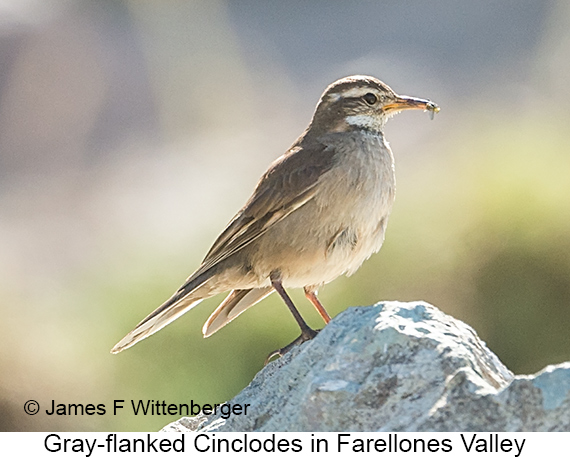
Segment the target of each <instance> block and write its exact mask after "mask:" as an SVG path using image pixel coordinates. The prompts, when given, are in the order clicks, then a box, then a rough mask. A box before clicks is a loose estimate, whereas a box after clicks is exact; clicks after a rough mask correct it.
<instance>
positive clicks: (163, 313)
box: [111, 76, 439, 355]
mask: <svg viewBox="0 0 570 457" xmlns="http://www.w3.org/2000/svg"><path fill="white" fill-rule="evenodd" d="M406 109H421V110H428V111H429V112H430V114H431V115H432V116H433V113H437V112H438V111H439V107H438V106H437V105H436V104H435V103H433V102H431V101H429V100H423V99H419V98H412V97H404V96H400V95H397V94H396V93H395V92H394V91H393V90H392V89H390V87H388V86H387V85H386V84H384V83H383V82H382V81H379V80H378V79H376V78H373V77H370V76H350V77H347V78H343V79H340V80H338V81H336V82H334V83H332V84H331V85H330V86H328V87H327V88H326V90H325V91H324V93H323V95H322V96H321V98H320V100H319V102H318V104H317V107H316V110H315V113H314V115H313V119H312V120H311V122H310V124H309V126H308V127H307V129H306V130H305V131H304V132H303V134H301V136H300V137H299V138H298V139H297V141H295V142H294V143H293V145H292V146H291V148H290V149H289V150H288V151H287V152H286V153H285V154H283V155H282V156H281V157H279V158H278V159H277V160H276V161H275V162H273V164H271V166H270V167H269V169H268V170H267V171H266V172H265V174H264V175H263V176H262V177H261V179H260V180H259V182H258V184H257V186H256V188H255V190H254V191H253V195H252V196H251V197H250V199H249V200H248V201H247V203H246V204H245V206H244V207H243V208H242V209H241V210H240V211H239V212H238V213H237V214H236V216H235V217H234V218H233V219H232V220H231V221H230V223H229V224H228V226H227V227H226V229H225V230H224V231H223V232H222V234H221V235H220V236H219V237H218V239H217V240H216V241H215V242H214V245H213V246H212V247H211V249H210V251H209V252H208V253H207V254H206V257H205V258H204V260H203V262H202V264H201V265H200V266H199V267H198V269H197V270H196V271H195V272H194V273H193V274H192V275H191V276H190V277H189V278H188V279H187V280H186V282H185V283H184V284H183V285H182V286H181V287H180V288H179V289H178V290H177V291H176V293H175V294H174V295H173V296H172V297H171V298H169V299H168V300H167V301H166V302H165V303H164V304H163V305H161V306H160V307H159V308H157V309H156V310H155V311H153V312H152V313H151V314H149V315H148V316H147V317H146V318H144V319H143V320H142V321H141V322H140V323H139V324H138V325H137V326H136V327H135V328H134V330H132V331H131V332H130V333H129V334H128V335H127V336H125V337H124V338H123V339H122V340H121V341H119V342H118V343H117V344H116V345H115V347H113V349H112V350H111V352H112V353H115V354H116V353H118V352H121V351H122V350H124V349H126V348H128V347H131V346H132V345H134V344H136V343H138V342H139V341H140V340H142V339H144V338H146V337H148V336H150V335H152V334H153V333H155V332H157V331H159V330H160V329H162V328H163V327H164V326H166V325H168V324H169V323H171V322H172V321H174V320H175V319H177V318H178V317H180V316H182V314H184V313H185V312H187V311H189V310H190V309H192V308H193V307H194V306H196V305H197V304H198V303H200V302H201V301H202V300H203V299H205V298H208V297H211V296H213V295H217V294H219V293H222V292H227V291H231V292H230V294H229V295H228V296H227V297H226V299H225V300H224V301H223V302H222V303H221V304H220V305H219V306H218V308H217V309H216V310H215V311H214V312H213V313H212V315H211V316H210V317H209V318H208V320H207V321H206V323H205V324H204V327H203V329H202V332H203V334H204V337H208V336H210V335H212V334H213V333H215V332H216V331H218V330H219V329H220V328H222V327H223V326H224V325H226V324H227V323H228V322H230V321H232V320H233V319H235V318H236V317H237V316H239V315H240V314H241V313H242V312H244V311H245V310H246V309H247V308H249V307H251V306H253V305H254V304H255V303H257V302H258V301H260V300H261V299H263V298H264V297H266V296H267V295H269V294H271V293H272V292H273V291H274V290H275V291H277V293H278V294H279V295H280V296H281V297H282V298H283V300H284V301H285V303H286V304H287V306H288V307H289V309H290V310H291V312H292V313H293V316H294V317H295V319H296V321H297V323H298V324H299V327H300V328H301V336H299V338H297V339H296V340H295V341H294V342H293V343H291V344H290V345H288V346H286V347H285V348H282V349H280V350H278V351H276V352H275V353H273V354H280V355H281V354H283V353H285V352H286V351H287V350H288V349H289V348H290V347H291V346H292V345H294V344H297V343H301V342H303V341H306V340H308V339H311V338H313V337H314V336H315V334H316V332H315V330H313V329H311V328H310V327H309V326H308V325H307V324H306V323H305V321H304V320H303V318H302V317H301V315H300V314H299V312H298V311H297V309H296V308H295V306H294V304H293V302H292V301H291V299H290V298H289V296H288V295H287V293H286V291H285V288H286V287H293V288H294V287H302V288H304V290H305V295H306V297H307V298H308V299H309V300H310V301H311V302H312V303H313V305H314V306H315V307H316V309H317V311H318V312H319V314H320V315H321V316H322V318H323V319H324V321H325V323H328V322H329V321H330V317H329V315H328V313H327V312H326V310H325V309H324V307H323V306H322V305H321V303H320V302H319V300H318V299H317V290H318V288H319V287H320V286H322V285H323V284H326V283H328V282H330V281H332V280H333V279H335V278H337V277H338V276H340V275H342V274H346V275H351V274H352V273H354V272H355V271H356V270H357V269H358V268H359V267H360V265H361V264H362V262H364V261H365V260H366V259H367V258H368V257H370V255H372V254H373V253H375V252H377V251H378V250H379V249H380V247H381V246H382V242H383V241H384V232H385V230H386V223H387V222H388V216H389V215H390V211H391V209H392V204H393V202H394V192H395V174H394V156H393V155H392V151H391V150H390V147H389V146H388V143H387V141H386V140H385V138H384V133H383V128H384V124H385V123H386V121H387V120H388V119H389V118H390V117H391V116H393V115H394V114H396V113H398V112H399V111H402V110H406Z"/></svg>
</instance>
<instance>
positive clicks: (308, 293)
mask: <svg viewBox="0 0 570 457" xmlns="http://www.w3.org/2000/svg"><path fill="white" fill-rule="evenodd" d="M305 297H307V299H308V300H309V301H310V302H311V303H312V304H313V306H314V307H315V308H316V310H317V311H318V313H319V314H320V315H321V317H322V318H323V320H324V321H325V324H328V323H329V322H330V321H331V317H330V316H329V313H327V310H326V309H325V307H324V306H323V305H322V303H321V302H320V301H319V299H318V298H317V291H316V290H313V289H312V288H310V287H305Z"/></svg>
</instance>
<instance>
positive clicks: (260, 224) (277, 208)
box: [193, 143, 334, 276]
mask: <svg viewBox="0 0 570 457" xmlns="http://www.w3.org/2000/svg"><path fill="white" fill-rule="evenodd" d="M333 164H334V154H333V153H332V151H331V150H330V149H329V148H328V147H327V146H325V145H323V144H320V143H316V144H314V145H312V146H310V147H303V148H294V149H292V150H290V151H289V152H288V153H287V154H285V155H283V156H281V157H280V158H279V159H277V160H276V161H275V162H274V163H273V164H272V165H271V167H270V168H269V170H268V171H267V172H266V173H265V174H264V175H263V176H262V178H261V180H260V181H259V183H258V184H257V187H256V188H255V191H254V193H253V195H252V197H251V198H250V199H249V201H248V202H247V203H246V205H245V206H244V207H243V208H242V210H241V211H240V212H239V213H238V214H237V215H236V216H235V217H234V218H233V219H232V221H231V222H230V224H229V225H228V226H227V227H226V229H225V230H224V231H223V232H222V234H221V235H220V236H219V237H218V238H217V239H216V241H215V242H214V244H213V246H212V248H211V249H210V251H209V252H208V254H207V255H206V257H205V259H204V261H203V262H202V265H200V268H199V269H198V270H197V271H196V272H195V273H194V275H193V276H195V275H199V274H202V273H203V272H205V271H207V270H208V269H210V268H211V267H212V266H214V265H216V264H218V263H219V262H221V261H223V260H224V259H226V258H228V257H229V256H231V255H232V254H234V253H236V252H237V251H239V250H240V249H243V248H244V247H245V246H247V245H248V244H250V243H251V242H252V241H254V240H255V239H257V238H258V237H259V236H261V235H262V234H263V233H265V232H266V231H267V230H268V229H269V228H270V227H271V226H272V225H274V224H276V223H277V222H279V221H280V220H282V219H283V218H285V217H287V216H288V215H289V214H291V213H292V212H293V211H295V210H297V209H298V208H300V207H301V206H303V205H304V204H305V203H307V202H308V201H309V200H311V199H312V198H313V197H314V195H315V193H316V192H317V189H316V184H317V182H318V180H319V178H320V177H321V176H322V175H323V174H325V173H326V172H327V171H329V170H330V169H331V168H332V166H333Z"/></svg>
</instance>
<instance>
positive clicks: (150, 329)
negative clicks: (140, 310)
mask: <svg viewBox="0 0 570 457" xmlns="http://www.w3.org/2000/svg"><path fill="white" fill-rule="evenodd" d="M211 277H212V276H211V275H210V274H207V273H206V274H203V275H200V276H198V277H196V278H193V277H192V276H191V277H190V278H188V280H187V281H186V283H185V284H184V285H183V286H182V287H180V289H178V291H177V292H176V293H175V294H174V295H173V296H172V297H170V298H169V299H168V300H167V301H166V302H164V303H163V304H162V305H161V306H159V307H158V308H157V309H155V310H154V311H153V312H152V313H150V314H149V315H148V316H147V317H145V318H144V319H143V320H142V321H141V322H139V324H138V325H137V326H136V327H135V328H134V329H133V330H132V331H131V332H129V333H128V334H127V335H126V336H125V337H124V338H123V339H122V340H121V341H119V342H118V343H117V344H115V346H114V347H113V349H111V353H112V354H118V353H119V352H121V351H123V350H125V349H127V348H130V347H131V346H133V345H135V344H137V343H138V342H139V341H141V340H143V339H145V338H147V337H149V336H150V335H152V334H153V333H156V332H158V331H159V330H160V329H162V328H163V327H165V326H167V325H168V324H170V323H171V322H172V321H174V320H176V319H178V318H179V317H180V316H182V315H183V314H184V313H186V312H188V311H190V310H191V309H192V308H194V306H196V305H197V304H198V303H200V302H201V301H202V300H203V299H204V298H208V297H209V296H210V295H211V294H210V293H208V292H207V291H202V286H204V285H205V284H206V283H207V282H208V280H209V279H210V278H211Z"/></svg>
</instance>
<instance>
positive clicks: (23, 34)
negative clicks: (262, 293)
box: [0, 0, 570, 431]
mask: <svg viewBox="0 0 570 457" xmlns="http://www.w3.org/2000/svg"><path fill="white" fill-rule="evenodd" d="M356 73H360V74H370V75H374V76H376V77H378V78H380V79H382V80H384V81H385V82H387V83H388V84H389V85H390V86H392V88H393V89H394V90H395V91H396V92H398V93H401V94H405V95H410V96H419V97H425V98H430V99H432V100H434V101H435V102H437V103H438V104H439V105H440V106H441V108H442V111H441V113H439V115H437V116H436V118H435V119H434V121H433V122H431V121H430V120H429V117H428V115H427V114H426V113H423V114H422V113H421V112H406V113H403V114H401V115H399V116H397V117H396V118H395V119H393V120H392V121H390V122H389V124H388V126H387V129H386V130H387V132H386V134H387V137H388V139H389V140H390V143H391V145H392V149H393V150H394V153H395V156H396V172H397V177H398V192H397V198H396V203H395V206H394V211H393V214H392V217H391V220H390V223H389V224H388V230H387V234H386V242H385V244H384V247H383V248H382V250H381V251H380V253H379V254H377V255H375V256H373V257H372V258H371V259H370V260H369V261H368V262H366V263H365V264H364V266H363V267H362V268H361V269H360V270H359V271H358V272H357V273H356V274H355V275H354V276H353V277H351V278H344V277H343V278H339V279H338V280H336V281H335V282H333V283H331V284H329V285H327V286H326V287H324V288H323V289H322V290H321V294H320V297H321V298H322V301H323V302H324V303H325V304H326V306H327V308H328V309H329V310H330V312H331V314H332V315H336V314H338V313H339V312H341V311H342V310H343V309H345V308H347V307H349V306H366V305H371V304H373V303H376V302H378V301H381V300H402V301H411V300H420V299H421V300H426V301H428V302H430V303H432V304H434V305H436V306H438V307H439V308H440V309H442V310H443V311H445V312H447V313H449V314H451V315H453V316H454V317H456V318H459V319H462V320H464V321H465V322H467V323H468V324H470V325H471V326H473V327H474V328H475V330H476V331H477V332H478V333H479V335H480V336H481V337H482V338H483V339H484V340H485V341H486V342H487V344H488V346H489V347H490V348H491V349H492V350H493V351H495V352H496V353H497V354H498V356H499V357H500V358H501V359H502V361H503V362H504V363H505V364H506V365H507V366H508V367H509V368H510V369H511V370H513V371H514V372H515V373H517V374H530V373H533V372H535V371H538V370H540V369H542V368H543V367H544V366H545V365H547V364H552V363H558V362H562V361H565V360H570V332H569V331H568V327H569V324H570V179H568V176H569V174H570V129H569V128H568V126H569V123H570V110H569V109H568V107H569V106H570V85H569V84H568V81H569V80H570V3H569V2H567V1H564V0H541V1H537V0H534V1H533V0H505V1H502V2H496V1H492V0H481V1H478V2H470V1H467V0H463V1H457V0H439V1H433V2H424V1H422V0H412V1H408V2H405V3H402V2H381V1H360V2H350V3H349V2H343V1H330V0H329V1H324V0H322V1H311V2H306V1H301V0H297V1H289V2H278V1H268V2H261V1H253V0H250V1H247V0H245V1H241V2H230V1H221V0H220V1H208V2H205V1H198V0H196V1H182V0H180V1H174V0H172V1H162V2H157V1H152V0H132V1H129V0H123V1H119V0H102V1H97V2H93V1H80V0H0V309H1V312H2V319H0V429H1V430H26V431H58V430H61V431H83V430H87V431H104V430H105V431H107V430H108V431H111V430H112V431H131V430H132V431H134V430H138V431H153V430H157V429H159V428H161V427H162V426H164V425H166V424H167V423H169V422H171V421H172V420H175V419H177V417H169V416H166V417H164V416H147V417H144V416H134V415H133V414H131V413H128V412H124V413H123V414H119V415H117V416H113V414H112V402H113V400H115V399H124V400H126V401H127V403H128V402H129V401H130V400H131V399H133V400H136V401H138V400H139V399H142V400H145V401H146V400H160V401H162V400H165V401H166V402H167V403H189V402H190V400H193V401H194V402H197V403H201V404H202V403H219V402H223V401H226V400H229V399H231V398H232V397H233V396H234V395H235V394H237V393H238V392H239V391H240V390H241V389H242V388H244V387H245V386H246V385H247V384H248V383H249V382H250V381H251V380H252V378H253V377H254V375H255V374H256V373H257V372H258V371H259V370H260V369H261V368H262V366H263V360H264V358H265V356H266V355H267V354H268V353H269V352H270V351H271V350H273V349H276V348H278V347H281V346H283V345H285V344H286V343H288V342H290V341H291V340H293V339H294V338H295V337H296V336H297V334H298V329H297V328H296V324H295V322H294V320H293V318H292V317H291V316H290V314H289V312H288V310H287V309H286V307H285V306H284V305H283V304H282V303H281V302H280V301H279V299H277V298H276V297H274V296H272V297H270V298H269V299H266V300H264V301H263V302H261V303H259V304H258V305H257V306H255V307H254V308H252V309H251V310H249V311H248V312H247V313H245V314H243V315H242V316H241V317H240V318H239V319H237V320H236V321H235V322H233V323H232V325H230V326H228V327H225V328H224V329H223V330H222V331H220V332H218V333H217V334H216V335H214V336H213V337H211V338H209V339H206V340H204V339H202V338H201V331H200V329H201V326H202V324H203V322H204V321H205V319H206V318H207V316H208V315H209V313H210V312H211V311H212V310H213V309H214V308H215V307H216V306H217V304H218V303H219V302H220V300H221V299H222V298H223V297H221V296H220V297H217V298H215V299H211V300H209V301H207V302H204V303H203V304H202V305H201V306H199V307H198V308H196V309H194V310H193V311H191V312H190V313H188V314H187V315H186V316H184V317H183V318H182V319H179V320H177V321H176V322H175V323H173V324H172V325H170V326H169V327H167V328H166V329H164V330H163V331H161V332H159V333H158V334H156V335H155V336H153V337H152V338H150V339H147V340H145V341H143V342H142V343H140V344H138V345H137V346H135V347H134V348H132V349H129V350H128V351H126V352H124V353H121V354H119V355H117V356H112V355H110V354H109V350H110V349H111V347H112V346H113V345H114V344H115V343H116V342H117V341H118V340H119V339H120V338H122V337H123V336H124V335H125V334H126V333H127V332H128V331H130V330H131V329H132V328H133V327H134V325H136V324H137V323H138V322H139V321H140V320H141V319H142V318H143V317H144V316H146V315H147V314H148V313H149V312H150V311H152V310H154V309H155V308H156V307H157V306H158V305H159V304H161V303H162V302H163V301H164V300H165V299H166V298H168V297H169V296H170V295H171V294H172V293H173V292H174V291H175V290H176V288H177V287H178V286H179V285H180V284H181V283H182V282H183V281H184V280H185V278H186V277H187V276H188V275H189V274H190V273H191V272H192V271H193V270H194V269H195V268H196V267H197V266H198V265H199V263H200V261H201V259H202V257H203V256H204V255H205V253H206V252H207V250H208V249H209V247H210V245H211V243H212V242H213V240H214V239H215V238H216V236H217V235H218V234H219V233H220V231H221V230H222V228H223V227H224V226H225V225H226V223H227V222H228V221H229V219H230V218H231V217H232V216H233V215H234V214H235V212H236V211H237V210H238V209H239V208H240V207H241V206H242V205H243V203H244V202H245V200H246V199H247V198H248V196H249V195H250V193H251V191H252V189H253V187H254V185H255V183H256V182H257V179H258V177H259V176H260V175H261V173H262V172H263V171H264V170H265V169H266V168H267V166H268V165H269V164H270V163H271V162H272V161H273V160H274V159H275V158H276V157H278V156H279V155H281V154H282V153H283V152H284V151H285V150H286V149H287V148H288V147H289V146H290V144H291V143H292V142H293V141H294V140H295V139H296V138H297V136H298V135H299V134H300V133H301V132H302V131H303V129H304V128H305V127H306V125H307V123H308V121H309V120H310V118H311V115H312V112H313V109H314V107H315V105H316V102H317V100H318V98H319V96H320V94H321V93H322V91H323V90H324V88H325V87H326V85H327V84H329V83H331V82H332V81H334V80H336V79H338V78H340V77H343V76H347V75H350V74H356ZM293 298H294V300H295V301H296V302H297V303H298V304H299V306H300V309H301V312H302V313H303V314H304V315H305V316H306V318H307V320H308V321H309V323H311V324H312V325H313V326H320V325H321V322H320V319H319V317H318V316H317V315H316V313H315V312H314V310H313V309H312V307H311V306H310V305H309V304H308V302H306V300H304V299H303V298H302V294H299V293H298V291H297V292H293ZM30 399H34V400H37V401H38V402H39V403H40V405H41V407H42V411H41V412H40V413H39V414H37V415H36V416H27V415H26V414H24V411H23V405H24V402H25V401H26V400H30ZM52 400H54V401H55V403H66V404H67V403H83V404H87V403H93V404H95V405H97V404H99V403H104V404H105V405H106V406H107V414H106V415H104V416H79V417H73V416H72V417H70V416H58V417H55V416H48V415H46V414H44V411H43V409H44V408H46V407H48V406H50V404H51V401H52ZM125 411H126V410H125Z"/></svg>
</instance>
